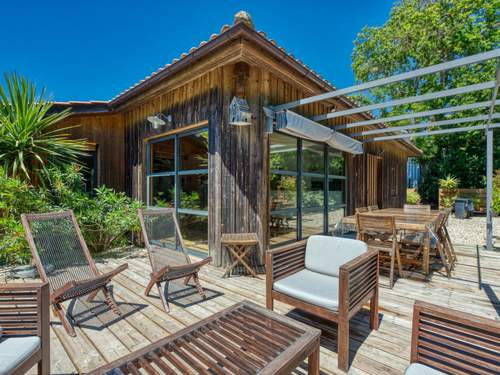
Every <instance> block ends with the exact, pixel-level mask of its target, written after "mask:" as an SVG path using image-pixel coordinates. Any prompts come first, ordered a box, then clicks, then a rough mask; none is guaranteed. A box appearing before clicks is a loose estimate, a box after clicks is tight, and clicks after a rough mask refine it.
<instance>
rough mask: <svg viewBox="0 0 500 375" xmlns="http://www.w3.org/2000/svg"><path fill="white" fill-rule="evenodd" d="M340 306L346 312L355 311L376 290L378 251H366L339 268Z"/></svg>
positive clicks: (374, 293) (375, 292)
mask: <svg viewBox="0 0 500 375" xmlns="http://www.w3.org/2000/svg"><path fill="white" fill-rule="evenodd" d="M339 276H340V280H339V284H340V285H339V287H340V296H339V297H340V304H341V306H340V307H341V309H342V308H344V309H345V311H346V312H353V311H357V310H358V309H359V308H361V306H362V305H363V303H364V302H365V301H366V299H367V298H369V296H373V295H376V294H377V290H378V251H367V252H365V253H363V254H362V255H360V256H358V257H356V258H354V259H353V260H351V261H349V262H347V263H345V264H343V265H342V266H340V275H339Z"/></svg>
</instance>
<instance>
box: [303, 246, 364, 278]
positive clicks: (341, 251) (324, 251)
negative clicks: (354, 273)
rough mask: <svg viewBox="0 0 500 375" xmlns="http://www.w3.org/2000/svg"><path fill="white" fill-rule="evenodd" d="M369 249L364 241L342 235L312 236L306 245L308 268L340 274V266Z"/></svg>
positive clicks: (329, 273)
mask: <svg viewBox="0 0 500 375" xmlns="http://www.w3.org/2000/svg"><path fill="white" fill-rule="evenodd" d="M366 251H367V246H366V244H365V243H364V242H362V241H358V240H351V239H348V238H341V237H330V236H311V237H309V239H308V240H307V245H306V259H305V265H306V268H307V269H308V270H310V271H314V272H319V273H322V274H325V275H330V276H335V277H338V276H339V272H340V271H339V269H340V266H342V265H343V264H345V263H347V262H349V261H350V260H352V259H354V258H356V257H358V256H359V255H361V254H363V253H364V252H366Z"/></svg>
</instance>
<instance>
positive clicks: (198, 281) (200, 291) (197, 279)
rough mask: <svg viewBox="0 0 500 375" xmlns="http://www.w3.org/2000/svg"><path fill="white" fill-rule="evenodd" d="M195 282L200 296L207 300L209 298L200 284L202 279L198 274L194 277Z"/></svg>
mask: <svg viewBox="0 0 500 375" xmlns="http://www.w3.org/2000/svg"><path fill="white" fill-rule="evenodd" d="M193 280H194V284H195V285H196V290H197V291H198V293H199V294H200V296H201V297H203V298H206V297H207V296H206V295H205V291H204V290H203V288H202V286H201V284H200V279H199V278H198V274H197V273H195V274H194V275H193Z"/></svg>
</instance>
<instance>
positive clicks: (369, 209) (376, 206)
mask: <svg viewBox="0 0 500 375" xmlns="http://www.w3.org/2000/svg"><path fill="white" fill-rule="evenodd" d="M377 210H380V208H378V205H373V206H368V211H377Z"/></svg>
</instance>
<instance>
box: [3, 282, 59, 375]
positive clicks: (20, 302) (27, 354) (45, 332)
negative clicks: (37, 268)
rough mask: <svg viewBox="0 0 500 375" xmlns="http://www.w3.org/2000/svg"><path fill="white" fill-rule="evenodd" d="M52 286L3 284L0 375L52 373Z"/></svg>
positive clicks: (45, 284)
mask: <svg viewBox="0 0 500 375" xmlns="http://www.w3.org/2000/svg"><path fill="white" fill-rule="evenodd" d="M49 321H50V311H49V285H48V284H47V283H43V284H42V283H37V284H28V283H26V284H23V283H11V284H0V375H18V374H19V375H20V374H25V373H27V372H28V371H29V370H30V369H31V368H32V367H33V366H37V369H38V374H39V375H48V374H49V373H50V331H49Z"/></svg>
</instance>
